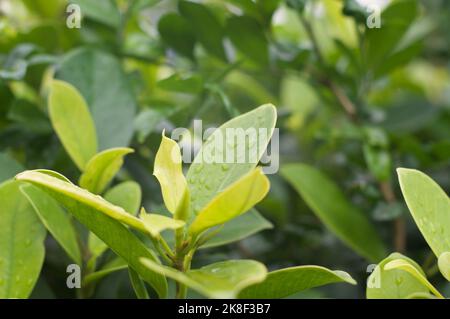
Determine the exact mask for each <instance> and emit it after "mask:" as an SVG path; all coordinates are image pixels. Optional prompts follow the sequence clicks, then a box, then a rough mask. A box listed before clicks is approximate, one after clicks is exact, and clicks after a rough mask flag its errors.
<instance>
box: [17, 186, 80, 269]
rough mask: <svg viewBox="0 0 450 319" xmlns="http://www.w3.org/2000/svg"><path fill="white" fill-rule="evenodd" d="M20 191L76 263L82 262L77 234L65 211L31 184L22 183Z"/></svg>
mask: <svg viewBox="0 0 450 319" xmlns="http://www.w3.org/2000/svg"><path fill="white" fill-rule="evenodd" d="M20 190H21V192H22V193H23V194H24V195H25V197H26V198H27V199H28V201H29V202H30V204H31V206H32V207H33V208H34V211H35V212H36V214H37V215H38V216H39V218H40V220H41V222H42V223H43V224H44V225H45V227H46V228H47V229H48V231H49V232H50V233H51V234H52V236H53V237H54V238H55V240H56V241H57V242H58V243H59V244H60V245H61V247H62V248H63V249H64V251H65V252H66V253H67V255H68V256H69V257H70V258H71V259H72V260H73V261H74V262H75V263H76V264H78V265H81V264H82V260H81V252H80V247H79V246H78V241H77V235H76V232H75V229H74V228H73V225H72V222H71V220H70V218H69V216H68V215H67V213H66V212H65V211H64V210H63V209H62V208H61V206H59V204H58V203H57V202H56V201H55V200H54V199H53V198H52V197H50V196H49V195H47V193H45V192H44V191H42V190H40V189H39V188H37V187H35V186H33V185H30V184H28V185H22V186H21V187H20Z"/></svg>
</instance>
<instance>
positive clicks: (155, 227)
mask: <svg viewBox="0 0 450 319" xmlns="http://www.w3.org/2000/svg"><path fill="white" fill-rule="evenodd" d="M140 218H141V219H142V222H143V223H144V226H145V228H147V230H148V232H149V233H150V234H151V235H152V236H153V237H154V238H158V237H159V235H160V233H161V232H162V231H164V230H166V229H173V230H176V229H179V228H181V227H183V226H184V225H185V222H184V221H182V220H178V219H173V218H170V217H167V216H163V215H158V214H147V213H145V211H144V210H142V212H141V214H140Z"/></svg>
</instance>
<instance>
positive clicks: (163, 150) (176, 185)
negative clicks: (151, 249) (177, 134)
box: [153, 133, 189, 214]
mask: <svg viewBox="0 0 450 319" xmlns="http://www.w3.org/2000/svg"><path fill="white" fill-rule="evenodd" d="M181 160H182V159H181V154H180V148H179V146H178V144H177V143H176V142H175V141H174V140H171V139H170V138H167V137H165V136H164V133H163V135H162V140H161V144H160V146H159V149H158V152H157V153H156V157H155V167H154V169H153V175H155V176H156V178H157V179H158V181H159V184H160V185H161V191H162V195H163V199H164V203H165V204H166V207H167V209H168V210H169V212H171V213H172V214H175V213H176V212H177V210H178V209H183V208H182V207H180V206H183V205H182V203H183V201H186V202H189V190H188V188H187V182H186V178H185V177H184V175H183V169H182V162H181ZM185 209H186V208H185Z"/></svg>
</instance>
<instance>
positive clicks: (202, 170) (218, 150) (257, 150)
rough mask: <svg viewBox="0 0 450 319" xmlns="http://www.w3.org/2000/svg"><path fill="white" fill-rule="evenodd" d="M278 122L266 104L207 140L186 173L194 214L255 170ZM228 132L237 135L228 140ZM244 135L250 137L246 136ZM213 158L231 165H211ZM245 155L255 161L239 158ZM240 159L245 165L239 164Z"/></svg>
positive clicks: (216, 132) (234, 121)
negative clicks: (253, 157)
mask: <svg viewBox="0 0 450 319" xmlns="http://www.w3.org/2000/svg"><path fill="white" fill-rule="evenodd" d="M276 118H277V112H276V109H275V107H274V106H273V105H271V104H265V105H262V106H260V107H258V108H256V109H254V110H252V111H250V112H248V113H245V114H242V115H240V116H237V117H235V118H233V119H232V120H230V121H228V122H226V123H225V124H223V125H222V126H220V127H219V128H218V129H217V130H215V131H214V133H213V134H211V136H210V137H208V139H207V140H206V141H205V143H203V146H202V148H201V150H200V151H199V153H198V154H197V156H196V157H195V159H194V161H193V162H192V164H191V166H190V167H189V171H188V173H187V180H188V185H189V190H190V192H191V206H192V208H193V210H194V212H195V213H197V212H198V211H200V210H201V209H202V208H203V207H205V205H206V204H208V203H209V202H210V201H211V200H212V199H213V198H214V197H215V196H216V195H217V194H218V193H220V192H222V191H223V190H224V189H225V188H227V187H228V186H229V185H230V184H232V183H234V182H236V181H237V180H238V179H240V178H241V177H242V176H243V175H246V174H247V173H248V172H250V171H252V170H253V169H254V168H255V167H256V165H257V162H258V161H259V159H260V158H261V156H262V154H263V152H264V151H265V149H266V147H267V144H268V143H269V140H270V138H271V137H272V134H273V130H274V127H275V122H276ZM228 129H229V130H228ZM233 129H236V130H233ZM227 130H228V131H230V130H231V132H235V135H234V136H233V135H231V136H230V135H228V137H227V133H226V132H227ZM263 132H264V133H263ZM241 133H242V134H241ZM244 133H248V134H247V135H243V134H244ZM253 133H254V134H253ZM252 135H253V136H252ZM250 139H251V141H249V140H250ZM241 147H243V149H242V150H241ZM213 154H215V155H222V156H223V157H225V156H228V155H231V156H232V161H228V160H225V161H224V160H223V159H222V160H221V161H220V160H219V161H216V160H213V161H210V160H209V159H210V157H211V156H215V155H213ZM246 154H254V155H255V160H254V161H250V160H248V159H243V158H240V157H239V156H241V155H246ZM236 155H237V158H236ZM224 159H226V157H225V158H224ZM237 159H242V161H241V162H238V161H237ZM223 162H228V163H223ZM230 162H231V163H230Z"/></svg>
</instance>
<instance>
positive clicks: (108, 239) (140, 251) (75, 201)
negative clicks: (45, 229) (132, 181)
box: [16, 171, 167, 297]
mask: <svg viewBox="0 0 450 319" xmlns="http://www.w3.org/2000/svg"><path fill="white" fill-rule="evenodd" d="M16 179H18V180H21V181H26V182H30V183H32V184H34V185H36V186H37V187H39V188H42V189H44V190H45V191H46V192H47V193H49V195H50V196H52V197H53V198H54V199H56V200H57V201H58V202H59V203H60V204H62V205H63V206H64V207H65V208H66V209H67V210H68V211H69V212H70V213H71V214H72V215H74V216H75V218H76V219H78V220H79V221H80V222H81V223H82V224H83V225H85V226H86V227H87V228H89V229H90V230H91V231H92V232H93V233H94V234H95V235H97V236H98V238H100V239H101V240H102V241H104V242H105V243H106V244H107V245H108V247H110V248H111V249H112V250H113V251H114V252H115V253H116V254H117V255H119V256H120V257H122V258H123V259H124V260H126V262H127V263H128V265H129V266H130V267H131V268H133V269H134V270H135V271H136V272H137V273H139V275H140V276H141V277H142V278H143V279H144V280H145V281H146V282H148V283H149V284H150V285H152V287H153V288H154V289H155V290H156V292H157V293H158V295H159V296H160V297H165V296H166V295H167V282H166V279H165V278H164V276H162V275H160V274H157V273H154V272H152V271H149V270H148V269H147V268H146V267H143V266H142V264H141V263H140V262H139V258H140V257H145V258H148V259H151V260H154V261H157V258H156V257H155V255H154V253H153V252H152V251H151V250H149V249H148V248H147V247H146V246H145V245H144V244H143V243H142V242H141V241H140V240H139V239H138V238H137V237H136V236H135V235H134V234H133V233H132V232H131V231H130V230H129V229H127V227H125V226H124V225H122V224H121V223H120V222H124V223H126V224H128V225H130V226H133V227H136V228H137V229H140V230H142V231H144V232H145V231H146V229H145V227H144V226H143V224H142V222H141V221H140V220H139V219H137V218H136V217H134V216H132V215H130V214H128V213H126V212H125V211H124V210H123V209H122V208H120V207H118V206H114V205H112V204H110V203H109V202H107V201H105V200H104V199H103V198H101V197H99V196H96V195H94V194H91V193H89V192H88V191H86V190H83V189H81V188H79V187H77V186H75V185H72V184H69V183H66V182H64V181H62V180H59V179H57V178H54V177H51V176H48V175H45V174H42V173H37V172H33V171H26V172H23V173H21V174H19V175H17V176H16ZM119 221H120V222H119Z"/></svg>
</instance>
